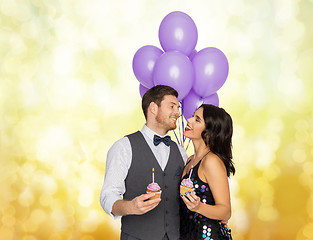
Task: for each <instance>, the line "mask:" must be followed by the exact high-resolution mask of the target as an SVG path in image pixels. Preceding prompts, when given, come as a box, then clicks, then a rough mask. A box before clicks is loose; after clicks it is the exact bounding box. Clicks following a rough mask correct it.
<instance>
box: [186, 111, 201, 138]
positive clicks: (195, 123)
mask: <svg viewBox="0 0 313 240" xmlns="http://www.w3.org/2000/svg"><path fill="white" fill-rule="evenodd" d="M204 129H205V122H204V119H203V108H199V109H198V110H197V111H196V112H195V114H194V115H193V116H192V117H191V118H189V119H188V120H187V126H186V128H185V131H184V136H185V137H187V138H190V139H197V138H201V133H202V132H203V131H204Z"/></svg>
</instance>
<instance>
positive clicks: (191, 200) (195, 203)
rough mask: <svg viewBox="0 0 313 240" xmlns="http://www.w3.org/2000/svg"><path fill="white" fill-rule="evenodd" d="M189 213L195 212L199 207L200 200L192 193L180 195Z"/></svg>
mask: <svg viewBox="0 0 313 240" xmlns="http://www.w3.org/2000/svg"><path fill="white" fill-rule="evenodd" d="M180 196H181V198H182V199H183V201H184V203H185V204H186V206H187V208H188V209H189V210H190V211H193V212H197V211H198V209H199V207H200V203H201V202H200V198H199V197H198V196H197V195H195V194H194V193H193V192H187V194H186V195H180Z"/></svg>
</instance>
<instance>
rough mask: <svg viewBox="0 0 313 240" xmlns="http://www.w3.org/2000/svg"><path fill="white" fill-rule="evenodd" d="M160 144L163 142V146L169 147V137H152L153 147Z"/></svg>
mask: <svg viewBox="0 0 313 240" xmlns="http://www.w3.org/2000/svg"><path fill="white" fill-rule="evenodd" d="M160 142H164V144H165V145H166V146H168V147H169V146H170V145H171V137H170V136H166V137H164V138H162V137H160V136H158V135H154V137H153V143H154V145H155V146H158V145H159V144H160Z"/></svg>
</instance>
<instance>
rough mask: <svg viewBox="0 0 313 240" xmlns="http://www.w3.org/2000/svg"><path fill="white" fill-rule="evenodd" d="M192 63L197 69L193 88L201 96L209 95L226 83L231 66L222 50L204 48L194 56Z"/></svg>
mask: <svg viewBox="0 0 313 240" xmlns="http://www.w3.org/2000/svg"><path fill="white" fill-rule="evenodd" d="M192 64H193V67H194V71H195V81H194V84H193V89H194V91H195V92H196V93H197V94H198V95H199V96H201V97H208V96H210V95H211V94H213V93H215V92H216V91H217V90H218V89H220V88H221V87H222V86H223V84H224V83H225V81H226V78H227V76H228V71H229V66H228V61H227V58H226V56H225V54H224V53H223V52H222V51H221V50H219V49H217V48H214V47H208V48H204V49H202V50H201V51H199V52H198V53H197V54H196V55H195V56H194V58H193V60H192Z"/></svg>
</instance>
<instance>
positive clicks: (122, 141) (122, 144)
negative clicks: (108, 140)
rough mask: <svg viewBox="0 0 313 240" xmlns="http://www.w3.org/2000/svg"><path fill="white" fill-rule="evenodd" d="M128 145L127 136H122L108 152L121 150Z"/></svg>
mask: <svg viewBox="0 0 313 240" xmlns="http://www.w3.org/2000/svg"><path fill="white" fill-rule="evenodd" d="M127 145H129V139H128V137H127V136H124V137H122V138H120V139H118V140H117V141H115V142H114V143H113V145H112V146H111V148H110V150H109V151H115V150H119V149H123V148H125V147H127Z"/></svg>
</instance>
